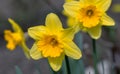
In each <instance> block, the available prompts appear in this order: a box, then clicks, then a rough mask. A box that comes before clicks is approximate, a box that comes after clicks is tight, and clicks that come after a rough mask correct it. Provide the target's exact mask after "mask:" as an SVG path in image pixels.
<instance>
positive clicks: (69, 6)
mask: <svg viewBox="0 0 120 74" xmlns="http://www.w3.org/2000/svg"><path fill="white" fill-rule="evenodd" d="M63 7H64V10H65V12H67V13H68V14H69V15H71V16H72V17H77V15H78V13H79V10H80V2H78V1H71V2H68V3H65V4H64V6H63Z"/></svg>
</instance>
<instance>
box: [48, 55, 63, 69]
mask: <svg viewBox="0 0 120 74" xmlns="http://www.w3.org/2000/svg"><path fill="white" fill-rule="evenodd" d="M63 59H64V54H61V56H60V57H56V58H51V57H49V58H48V61H49V64H50V66H51V68H52V69H53V70H54V71H58V70H60V68H61V66H62V61H63Z"/></svg>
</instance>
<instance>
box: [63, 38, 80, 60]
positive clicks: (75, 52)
mask: <svg viewBox="0 0 120 74" xmlns="http://www.w3.org/2000/svg"><path fill="white" fill-rule="evenodd" d="M63 44H64V48H63V49H64V52H65V54H66V55H67V56H69V57H71V58H73V59H80V58H81V57H82V53H81V51H80V49H79V48H78V47H77V46H76V44H75V43H74V42H73V41H68V40H67V41H66V42H64V43H63Z"/></svg>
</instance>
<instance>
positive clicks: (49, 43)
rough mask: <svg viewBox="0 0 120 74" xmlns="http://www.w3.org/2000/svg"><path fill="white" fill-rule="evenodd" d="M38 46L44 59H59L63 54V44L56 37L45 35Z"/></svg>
mask: <svg viewBox="0 0 120 74" xmlns="http://www.w3.org/2000/svg"><path fill="white" fill-rule="evenodd" d="M37 46H38V49H39V50H40V51H41V52H42V55H43V56H44V57H59V56H60V55H61V53H62V52H63V49H62V44H61V43H60V40H59V39H58V37H57V36H55V35H45V36H44V37H43V39H42V40H40V41H38V43H37Z"/></svg>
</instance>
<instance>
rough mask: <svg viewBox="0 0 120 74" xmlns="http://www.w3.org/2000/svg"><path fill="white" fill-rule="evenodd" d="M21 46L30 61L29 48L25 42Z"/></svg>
mask: <svg viewBox="0 0 120 74" xmlns="http://www.w3.org/2000/svg"><path fill="white" fill-rule="evenodd" d="M20 46H21V47H22V49H23V51H24V54H25V56H26V58H27V59H30V54H29V48H28V47H27V45H26V43H25V42H23V43H21V45H20Z"/></svg>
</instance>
